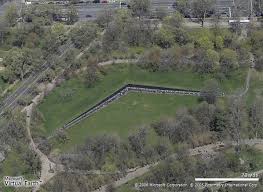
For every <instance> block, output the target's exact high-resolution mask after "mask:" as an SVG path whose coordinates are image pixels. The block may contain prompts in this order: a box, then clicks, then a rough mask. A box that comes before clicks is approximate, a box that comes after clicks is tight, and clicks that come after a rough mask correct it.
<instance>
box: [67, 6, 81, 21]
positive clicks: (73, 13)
mask: <svg viewBox="0 0 263 192" xmlns="http://www.w3.org/2000/svg"><path fill="white" fill-rule="evenodd" d="M67 17H68V20H67V24H70V25H72V24H74V23H75V22H77V21H78V18H79V17H78V11H77V9H76V8H75V7H74V6H73V5H70V6H69V8H68V12H67Z"/></svg>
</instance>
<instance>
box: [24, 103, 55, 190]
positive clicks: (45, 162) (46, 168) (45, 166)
mask: <svg viewBox="0 0 263 192" xmlns="http://www.w3.org/2000/svg"><path fill="white" fill-rule="evenodd" d="M33 105H34V104H33V103H32V104H31V105H29V106H27V107H26V108H25V111H26V115H27V117H26V129H27V133H28V137H29V139H30V148H31V149H32V150H33V151H34V152H35V153H36V154H37V155H38V156H39V159H40V161H41V176H40V180H41V181H42V184H41V185H43V184H45V183H46V182H47V181H49V180H50V179H51V178H52V177H53V176H55V175H56V169H55V167H56V165H55V164H54V163H53V162H51V161H50V160H49V159H48V157H47V156H46V155H45V154H44V153H42V152H41V151H40V150H39V149H38V148H37V147H36V145H35V143H34V141H33V139H32V136H31V131H30V124H31V114H32V109H33ZM51 169H52V170H53V172H50V170H51ZM39 188H40V186H38V187H36V188H34V189H33V190H32V191H33V192H36V191H38V190H39Z"/></svg>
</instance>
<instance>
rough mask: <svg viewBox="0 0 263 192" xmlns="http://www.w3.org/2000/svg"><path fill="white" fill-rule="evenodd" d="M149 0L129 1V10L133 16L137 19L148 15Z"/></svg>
mask: <svg viewBox="0 0 263 192" xmlns="http://www.w3.org/2000/svg"><path fill="white" fill-rule="evenodd" d="M150 7H151V1H150V0H131V2H130V8H131V10H132V13H133V15H134V16H137V17H139V18H141V17H144V16H146V15H148V14H149V13H150Z"/></svg>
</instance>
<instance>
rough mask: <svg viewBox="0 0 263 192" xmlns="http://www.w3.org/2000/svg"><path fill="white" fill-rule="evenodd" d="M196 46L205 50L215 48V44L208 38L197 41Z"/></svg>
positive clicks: (203, 37) (204, 37)
mask: <svg viewBox="0 0 263 192" xmlns="http://www.w3.org/2000/svg"><path fill="white" fill-rule="evenodd" d="M196 44H197V46H198V47H200V48H201V49H205V50H207V49H213V48H214V44H213V42H212V41H211V40H210V39H209V37H208V36H202V37H200V38H199V39H197V41H196Z"/></svg>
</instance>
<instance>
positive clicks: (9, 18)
mask: <svg viewBox="0 0 263 192" xmlns="http://www.w3.org/2000/svg"><path fill="white" fill-rule="evenodd" d="M4 17H5V20H6V22H7V24H8V26H9V27H13V26H14V25H15V24H16V19H17V17H18V13H17V8H16V5H15V4H11V5H9V6H8V7H7V8H6V10H5V13H4Z"/></svg>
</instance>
